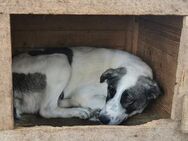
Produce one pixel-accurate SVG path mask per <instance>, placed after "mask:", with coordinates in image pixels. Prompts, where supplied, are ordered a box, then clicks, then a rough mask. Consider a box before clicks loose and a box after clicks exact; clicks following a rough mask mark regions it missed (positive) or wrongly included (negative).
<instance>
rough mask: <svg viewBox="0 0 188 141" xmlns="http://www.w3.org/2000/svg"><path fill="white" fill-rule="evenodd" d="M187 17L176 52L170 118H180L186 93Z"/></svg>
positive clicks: (187, 86)
mask: <svg viewBox="0 0 188 141" xmlns="http://www.w3.org/2000/svg"><path fill="white" fill-rule="evenodd" d="M187 41H188V17H187V16H186V17H184V19H183V28H182V34H181V40H180V47H179V53H178V65H177V72H176V86H175V90H174V97H173V105H172V114H171V115H172V116H171V117H172V119H175V120H181V118H182V102H183V101H182V100H183V96H184V95H187V94H188V60H187V59H188V42H187Z"/></svg>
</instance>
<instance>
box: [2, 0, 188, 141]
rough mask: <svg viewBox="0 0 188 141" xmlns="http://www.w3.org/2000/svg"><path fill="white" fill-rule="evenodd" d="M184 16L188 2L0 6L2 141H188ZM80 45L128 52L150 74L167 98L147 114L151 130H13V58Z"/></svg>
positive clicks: (49, 1)
mask: <svg viewBox="0 0 188 141" xmlns="http://www.w3.org/2000/svg"><path fill="white" fill-rule="evenodd" d="M186 15H188V1H187V0H166V1H164V0H158V1H156V0H150V1H148V0H140V1H137V0H124V1H116V0H84V1H82V0H41V1H37V0H28V1H24V2H23V1H21V0H9V1H6V0H1V1H0V129H1V131H0V141H15V140H26V141H31V140H32V141H33V140H56V141H58V140H66V141H69V140H70V141H73V140H78V139H79V140H82V141H86V140H93V141H94V140H95V141H96V140H129V141H141V140H144V141H150V140H153V141H158V140H166V141H177V140H182V141H186V140H188V135H187V134H186V133H188V59H187V58H188V17H187V16H186ZM81 45H85V46H95V47H107V48H117V49H122V50H126V51H128V52H131V53H134V54H136V55H138V56H140V57H141V58H142V59H143V60H144V61H146V62H147V63H148V64H149V65H150V66H151V67H152V69H153V70H154V74H155V78H156V79H157V80H158V81H159V83H160V85H161V86H162V87H163V89H164V96H163V97H161V98H160V99H158V100H157V101H156V103H155V104H154V106H152V108H151V109H149V110H148V112H146V113H147V114H146V113H145V117H143V118H146V117H147V116H149V117H151V118H149V119H150V120H147V121H149V122H147V123H144V124H140V123H141V122H139V124H140V125H137V123H136V122H134V124H131V126H127V125H122V126H104V125H92V126H89V125H88V126H82V125H79V126H71V127H69V126H63V127H52V126H49V125H48V126H35V127H22V125H23V124H16V122H14V120H13V106H12V104H13V103H12V71H11V62H12V54H14V53H16V52H17V51H19V50H28V49H31V48H36V47H38V48H41V47H67V46H81ZM154 114H155V115H156V116H154V117H152V115H154ZM143 115H144V113H143ZM133 120H135V121H137V120H138V119H137V118H133ZM52 124H53V123H52ZM57 124H58V123H57ZM65 125H66V124H65ZM55 126H56V125H55Z"/></svg>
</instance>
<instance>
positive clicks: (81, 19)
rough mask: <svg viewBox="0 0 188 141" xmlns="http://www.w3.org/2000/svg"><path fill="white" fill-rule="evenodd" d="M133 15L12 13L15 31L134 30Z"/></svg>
mask: <svg viewBox="0 0 188 141" xmlns="http://www.w3.org/2000/svg"><path fill="white" fill-rule="evenodd" d="M131 19H133V17H131V16H94V15H93V16H91V15H90V16H87V15H85V16H75V15H12V16H11V23H12V24H11V25H12V30H13V31H15V30H16V31H18V30H19V31H20V30H21V31H22V30H24V31H27V30H29V31H30V30H32V31H41V30H42V31H43V30H45V31H61V30H63V31H65V30H66V31H70V30H71V31H73V30H86V31H89V30H132V29H131V27H132V26H131V24H132V23H131Z"/></svg>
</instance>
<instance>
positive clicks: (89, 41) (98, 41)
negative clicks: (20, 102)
mask: <svg viewBox="0 0 188 141" xmlns="http://www.w3.org/2000/svg"><path fill="white" fill-rule="evenodd" d="M10 21H11V38H12V54H13V55H16V54H17V53H19V52H23V51H27V50H32V49H37V48H38V49H41V48H53V47H69V46H93V47H105V48H115V49H121V50H125V51H128V52H130V53H133V54H135V55H138V56H139V57H141V58H142V59H143V60H144V61H145V62H146V63H148V64H149V65H150V66H151V68H152V69H153V71H154V78H155V79H156V80H157V81H158V82H159V84H160V85H161V87H162V88H163V90H164V96H162V97H160V98H159V99H158V100H157V101H155V103H153V104H152V105H151V106H148V108H147V109H146V110H145V111H144V112H143V113H142V114H139V115H136V116H134V117H131V118H130V119H128V120H127V121H125V122H124V123H123V125H139V124H144V123H147V122H149V121H153V120H157V119H167V118H170V117H171V111H172V101H173V96H174V91H175V85H176V70H177V65H178V53H179V46H180V37H181V31H182V26H183V17H182V16H113V15H111V16H110V15H108V16H97V15H92V16H86V15H85V16H78V15H77V16H76V15H11V18H10ZM23 117H24V118H23V119H22V120H18V121H15V127H23V126H24V127H25V126H26V127H27V126H35V125H52V126H67V125H99V124H100V123H97V122H89V121H85V120H84V121H83V120H79V119H43V118H41V117H39V116H34V115H25V116H23Z"/></svg>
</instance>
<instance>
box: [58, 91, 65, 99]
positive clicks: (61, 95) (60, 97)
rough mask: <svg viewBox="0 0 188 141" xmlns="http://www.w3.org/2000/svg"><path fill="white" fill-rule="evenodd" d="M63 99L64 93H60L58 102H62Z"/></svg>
mask: <svg viewBox="0 0 188 141" xmlns="http://www.w3.org/2000/svg"><path fill="white" fill-rule="evenodd" d="M63 99H64V92H62V93H61V94H60V96H59V100H63Z"/></svg>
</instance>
